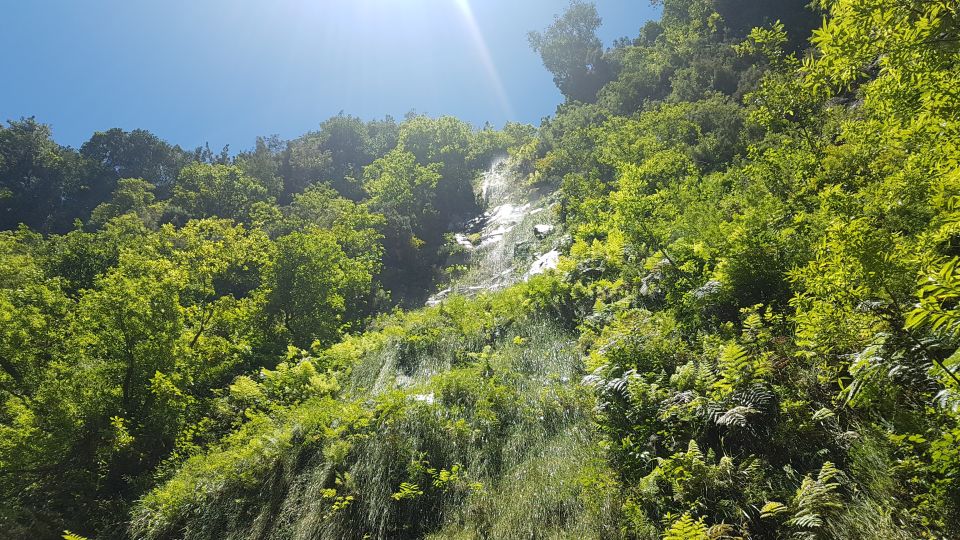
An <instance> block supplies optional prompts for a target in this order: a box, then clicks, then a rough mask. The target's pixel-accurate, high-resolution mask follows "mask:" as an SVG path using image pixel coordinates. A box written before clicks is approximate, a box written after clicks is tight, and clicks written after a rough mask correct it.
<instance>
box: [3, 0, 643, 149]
mask: <svg viewBox="0 0 960 540" xmlns="http://www.w3.org/2000/svg"><path fill="white" fill-rule="evenodd" d="M596 3H597V9H598V11H599V12H600V15H601V17H603V21H604V24H603V27H602V28H601V30H600V35H601V38H602V39H603V40H604V42H605V43H606V44H607V45H609V44H610V43H611V42H612V41H613V39H615V38H617V37H622V36H635V35H636V34H637V32H638V31H639V29H640V27H641V26H642V25H643V23H644V22H645V21H647V20H648V19H650V18H654V17H656V16H658V14H657V9H656V8H653V7H651V6H650V5H649V2H648V1H647V0H599V1H598V2H596ZM567 4H568V0H168V1H164V2H159V1H153V0H151V1H148V0H84V1H78V0H19V1H18V0H0V15H2V16H0V20H2V21H3V24H2V28H0V73H2V77H3V83H2V84H0V119H2V120H8V119H15V118H19V117H21V116H36V117H37V119H38V120H40V121H42V122H45V123H48V124H51V125H52V126H53V131H54V138H55V139H56V140H57V141H58V142H60V143H61V144H69V145H72V146H75V147H76V146H79V145H80V144H81V143H83V141H85V140H86V139H88V138H89V136H90V135H91V134H92V133H93V132H94V131H98V130H105V129H109V128H112V127H121V128H124V129H134V128H145V129H148V130H150V131H152V132H154V133H156V134H157V135H158V136H160V137H161V138H163V139H165V140H168V141H170V142H171V143H175V144H180V145H182V146H184V147H185V148H193V147H195V146H198V145H201V144H203V143H204V142H209V143H210V146H211V147H212V148H214V149H215V150H216V149H219V148H221V147H222V146H223V145H226V144H229V145H230V148H231V152H236V151H239V150H243V149H247V148H250V147H252V146H253V142H254V140H255V138H256V136H258V135H270V134H278V135H280V136H281V137H284V138H292V137H295V136H298V135H300V134H302V133H305V132H307V131H309V130H311V129H315V128H316V127H317V125H318V124H319V123H320V122H321V121H323V120H324V119H326V118H328V117H330V116H333V115H336V114H337V113H338V112H340V111H343V112H345V113H347V114H353V115H357V116H361V117H363V118H374V117H382V116H384V115H386V114H391V115H393V116H395V117H397V118H400V117H402V116H403V114H404V113H406V112H407V111H409V110H411V109H413V110H416V111H417V112H422V113H427V114H430V115H440V114H452V115H456V116H459V117H461V118H463V119H465V120H468V121H470V122H472V123H475V124H478V125H479V124H482V123H483V122H484V121H490V122H492V123H494V124H495V125H498V126H499V125H502V124H503V123H504V122H505V121H507V120H517V121H523V122H530V123H534V124H536V123H539V120H540V119H541V118H542V117H543V116H546V115H549V114H552V113H553V111H554V109H555V107H556V105H557V104H558V103H559V102H560V100H561V98H560V94H559V92H557V90H556V89H555V87H554V85H553V82H552V80H551V76H550V74H549V73H548V72H547V71H546V70H545V69H544V68H543V67H542V65H541V63H540V59H539V57H537V56H536V54H535V53H533V52H532V51H531V50H530V49H529V47H528V45H527V37H526V34H527V32H528V31H529V30H534V29H543V28H545V27H546V26H547V25H549V24H550V22H551V21H552V19H553V16H554V15H555V14H557V13H560V12H562V11H563V10H564V8H565V7H566V5H567Z"/></svg>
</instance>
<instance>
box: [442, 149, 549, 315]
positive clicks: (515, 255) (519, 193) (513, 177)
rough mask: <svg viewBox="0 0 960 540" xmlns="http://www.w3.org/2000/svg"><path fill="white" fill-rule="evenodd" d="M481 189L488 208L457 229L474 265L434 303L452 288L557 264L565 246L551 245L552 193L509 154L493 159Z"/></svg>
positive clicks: (471, 289)
mask: <svg viewBox="0 0 960 540" xmlns="http://www.w3.org/2000/svg"><path fill="white" fill-rule="evenodd" d="M478 191H479V196H480V198H481V200H482V201H483V204H484V207H485V208H486V209H487V210H486V211H485V212H484V213H483V214H481V215H480V216H477V217H476V218H474V219H473V220H471V221H469V222H467V223H465V224H464V225H463V228H462V230H461V231H460V232H458V233H456V234H455V235H454V240H455V242H456V243H457V245H458V246H459V248H460V250H461V252H462V256H463V259H464V261H465V262H467V263H468V264H469V270H468V271H467V272H466V274H464V275H463V276H460V277H459V278H457V279H455V280H454V283H452V284H450V285H449V286H448V287H446V288H445V289H443V290H442V291H440V292H438V293H436V294H434V295H433V296H431V297H430V298H429V300H427V305H428V306H432V305H437V304H439V303H440V302H441V301H443V299H444V298H446V297H447V296H449V295H450V294H462V295H467V296H471V295H474V294H477V293H480V292H485V291H495V290H498V289H502V288H504V287H507V286H509V285H512V284H514V283H517V282H518V281H521V280H523V279H525V278H526V277H528V276H530V275H533V274H536V273H540V272H543V271H546V270H549V269H551V268H555V267H556V264H557V262H558V260H559V255H560V252H559V251H558V250H557V249H556V246H553V247H549V244H547V245H546V246H545V244H546V242H547V241H548V240H549V239H550V238H549V237H550V236H551V234H552V233H553V231H554V230H555V229H556V227H555V225H554V223H553V220H554V219H555V217H554V215H553V212H551V211H550V208H549V206H548V204H547V203H548V198H547V197H543V196H541V195H540V194H538V193H536V192H535V191H534V190H532V189H530V187H529V186H527V185H526V183H525V182H524V180H523V178H521V177H520V176H519V175H518V174H517V173H516V172H515V171H514V170H513V168H512V167H511V163H510V160H509V159H508V158H506V157H502V158H499V159H496V160H494V161H493V163H492V164H491V166H490V168H489V169H488V170H487V171H486V172H485V173H484V174H483V176H482V177H481V181H480V185H479V189H478Z"/></svg>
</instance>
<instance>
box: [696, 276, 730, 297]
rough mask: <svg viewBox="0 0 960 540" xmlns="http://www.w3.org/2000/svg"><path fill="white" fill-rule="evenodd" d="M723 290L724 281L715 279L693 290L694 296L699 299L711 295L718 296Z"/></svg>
mask: <svg viewBox="0 0 960 540" xmlns="http://www.w3.org/2000/svg"><path fill="white" fill-rule="evenodd" d="M722 290H723V283H720V282H719V281H717V280H715V279H711V280H710V281H708V282H706V283H704V284H703V285H702V286H701V287H700V288H699V289H697V290H695V291H693V297H694V298H696V299H697V300H703V299H704V298H709V297H711V296H716V295H717V294H719V293H720V291H722Z"/></svg>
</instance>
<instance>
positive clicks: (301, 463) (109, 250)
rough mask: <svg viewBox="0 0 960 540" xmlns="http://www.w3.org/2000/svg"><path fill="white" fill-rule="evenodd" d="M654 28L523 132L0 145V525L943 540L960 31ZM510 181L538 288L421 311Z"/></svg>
mask: <svg viewBox="0 0 960 540" xmlns="http://www.w3.org/2000/svg"><path fill="white" fill-rule="evenodd" d="M662 8H663V16H662V19H661V20H660V21H659V22H651V23H648V24H647V25H646V26H644V27H643V28H642V29H641V31H640V34H639V36H638V37H637V38H636V39H633V40H623V41H620V42H618V43H616V44H615V46H614V47H612V48H610V49H607V50H604V49H603V48H602V46H601V45H600V42H599V40H598V39H597V38H596V36H595V33H594V32H595V30H596V28H597V26H598V24H599V23H600V21H599V18H598V17H597V15H596V11H595V10H594V9H593V7H592V6H591V5H589V4H584V3H580V2H574V3H573V4H572V5H571V7H570V9H569V10H568V11H567V12H566V13H565V14H563V15H561V16H559V17H558V18H557V19H556V20H555V21H554V22H553V24H552V25H550V26H549V27H548V28H547V29H546V30H544V31H542V32H535V33H532V34H531V36H530V41H531V45H532V46H533V48H534V49H535V50H536V51H537V52H538V53H539V54H540V55H541V57H542V58H543V61H544V65H545V66H546V67H547V69H548V70H550V71H551V72H552V73H553V75H554V77H555V81H556V83H557V85H558V87H559V88H560V90H561V91H562V92H563V94H564V95H565V96H566V98H567V101H566V102H565V103H564V104H563V105H561V106H560V107H559V108H558V110H557V113H556V115H555V116H554V117H552V118H549V119H547V120H545V121H544V123H543V125H542V126H540V128H539V129H533V128H530V127H528V126H518V125H508V126H506V127H505V128H504V129H503V130H493V129H489V128H484V129H482V130H475V129H472V128H471V127H470V126H469V125H467V124H465V123H463V122H460V121H458V120H456V119H453V118H439V119H432V118H428V117H423V116H411V117H409V118H407V119H406V120H404V121H403V122H400V123H396V122H394V121H392V120H390V119H387V120H385V121H375V122H366V123H365V122H362V121H360V120H358V119H355V118H351V117H345V116H340V117H336V118H334V119H331V120H328V121H327V122H325V123H323V124H322V125H321V127H320V130H319V131H318V132H315V133H310V134H307V135H305V136H303V137H301V138H299V139H296V140H293V141H289V142H282V141H279V140H275V139H263V140H260V141H258V143H257V146H256V148H255V149H254V150H253V151H251V152H245V153H241V154H239V155H237V156H235V157H230V156H229V155H228V153H226V152H224V153H221V154H220V155H215V154H213V153H212V152H210V151H209V149H199V150H197V151H195V152H192V153H190V152H185V151H183V150H182V149H179V148H176V147H171V146H169V145H167V144H165V143H163V142H162V141H159V140H157V139H156V138H155V137H153V136H151V135H150V134H149V133H147V132H143V131H135V132H131V133H126V132H122V131H119V130H112V131H110V132H106V133H98V134H96V135H95V136H94V137H93V138H92V139H91V140H90V142H88V143H86V144H84V145H83V147H82V148H81V150H80V151H79V152H77V151H74V150H72V149H69V148H62V147H59V146H57V145H56V144H55V143H53V142H52V141H51V140H50V137H49V130H48V129H47V128H46V127H45V126H43V125H41V124H38V123H36V122H35V121H33V120H32V119H31V120H22V121H19V122H11V123H10V124H9V125H8V126H7V127H3V128H2V129H0V190H2V191H0V193H2V196H0V204H2V205H3V214H4V216H3V223H2V225H3V226H5V227H6V228H7V229H9V230H7V231H6V232H3V233H0V253H2V255H0V306H2V309H0V321H2V324H0V396H2V400H0V496H2V497H3V500H4V503H5V504H4V505H2V509H0V531H2V532H4V533H6V535H7V536H11V537H26V536H33V537H41V538H42V537H51V538H53V537H59V536H60V535H63V534H66V533H65V532H64V531H65V530H69V531H73V533H70V534H67V536H66V537H69V538H76V537H77V536H76V535H75V534H74V533H76V534H84V535H87V536H89V537H102V538H114V537H132V538H157V539H161V538H192V539H200V538H251V539H252V538H277V539H279V538H284V539H285V538H330V539H350V538H356V539H362V538H432V539H433V538H435V539H439V538H463V539H466V538H598V539H620V538H643V539H662V538H665V539H671V540H674V539H697V540H700V539H714V538H716V539H721V538H771V539H794V538H804V539H845V538H883V539H908V538H930V539H938V538H953V537H957V536H960V481H958V479H957V477H956V475H957V471H958V470H960V444H958V443H960V412H958V411H960V360H958V358H960V356H958V354H957V350H958V347H960V341H958V340H960V308H958V305H957V299H958V298H960V270H958V261H960V249H958V245H960V202H958V201H960V142H958V141H960V95H958V94H957V90H956V89H957V88H960V69H958V68H960V41H958V40H957V39H956V38H955V36H957V35H960V4H958V3H957V2H954V1H939V0H937V1H927V0H924V1H920V0H897V1H889V0H819V1H817V2H814V3H813V5H812V6H809V7H807V6H805V5H804V2H803V1H800V0H797V1H793V0H791V1H783V2H767V1H762V0H756V1H754V0H749V1H737V2H734V1H727V0H663V2H662ZM501 154H509V156H510V159H509V166H510V169H511V173H510V174H511V177H512V178H513V179H515V183H516V185H515V186H513V189H515V190H517V191H518V192H523V191H524V190H528V191H529V192H530V193H531V194H532V193H549V194H550V195H549V196H548V197H547V198H546V200H548V201H552V202H553V201H555V204H553V205H551V206H549V207H548V208H549V210H548V211H549V212H553V213H554V214H555V215H551V216H544V221H545V222H549V223H557V224H559V226H560V228H561V229H562V231H559V232H558V234H556V235H555V236H551V237H550V238H547V239H541V240H539V241H540V242H541V243H540V244H539V245H536V246H533V247H531V246H529V245H527V246H523V247H524V250H526V251H530V250H531V249H534V248H542V249H541V252H543V251H545V250H549V249H553V248H554V247H558V248H559V249H562V250H563V257H562V259H561V261H560V263H559V266H558V267H557V268H556V269H555V270H553V271H550V272H546V273H543V274H538V275H535V276H532V277H529V276H528V279H525V280H522V281H521V280H517V282H515V283H514V284H513V285H511V286H509V287H505V288H502V289H500V290H496V291H488V292H481V293H479V294H477V295H475V296H472V297H464V296H459V295H449V296H446V297H445V298H444V299H443V301H442V302H439V303H438V304H437V305H434V306H432V307H426V308H419V307H418V306H420V305H422V303H423V300H424V299H425V297H426V295H427V294H428V293H429V292H430V291H433V290H436V289H437V288H439V287H440V285H441V281H442V280H443V279H444V276H445V275H450V274H457V273H458V272H459V271H457V272H445V270H444V269H445V268H446V267H447V266H448V265H450V264H453V265H455V266H457V265H459V266H463V262H462V261H461V260H459V259H457V260H456V261H453V254H458V255H459V256H462V255H463V253H462V252H463V251H464V250H466V251H467V252H469V250H470V249H471V248H476V245H477V244H479V243H482V239H481V238H480V237H479V236H477V234H479V233H476V231H469V232H472V233H474V234H473V235H472V236H471V235H467V236H465V237H464V240H463V242H466V243H467V244H470V245H469V246H464V245H463V243H461V244H459V246H458V245H457V241H456V240H455V239H454V237H453V234H452V233H453V232H454V231H456V230H458V229H457V226H458V224H459V223H462V222H465V221H467V220H468V219H470V218H472V217H474V216H476V215H477V214H478V213H479V212H480V211H481V209H482V205H483V204H484V201H483V200H481V199H479V198H478V197H477V196H476V195H474V194H475V193H476V192H477V191H478V187H479V186H478V182H477V181H476V180H477V178H478V174H479V172H480V171H482V170H484V169H486V168H487V167H488V166H489V165H490V163H491V161H492V160H493V159H494V158H495V157H497V156H498V155H501ZM533 196H534V195H531V197H533ZM74 220H77V221H76V223H75V224H74V225H73V226H72V228H71V225H70V223H71V222H73V221H74ZM19 223H23V224H24V225H23V226H19V227H18V224H19ZM561 234H562V235H566V237H565V238H564V239H563V240H562V241H557V242H556V243H554V244H550V242H554V240H555V238H556V237H558V236H560V235H561ZM520 247H521V246H519V245H518V246H515V248H516V249H514V247H511V249H513V251H514V252H515V253H520V252H521V251H524V250H521V249H519V248H520ZM457 248H459V249H460V251H459V252H458V251H457ZM516 257H518V260H524V261H525V260H528V259H523V257H522V256H520V255H516ZM467 264H471V263H469V262H468V263H467ZM472 264H478V263H477V262H476V261H474V262H473V263H472ZM480 270H481V271H480V273H483V271H484V270H487V271H489V269H480ZM499 270H500V269H499V268H497V269H496V271H499ZM398 306H399V307H398ZM401 307H402V308H403V309H400V308H401Z"/></svg>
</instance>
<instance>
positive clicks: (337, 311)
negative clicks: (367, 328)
mask: <svg viewBox="0 0 960 540" xmlns="http://www.w3.org/2000/svg"><path fill="white" fill-rule="evenodd" d="M372 282H373V276H372V275H371V273H370V272H369V270H368V268H367V266H366V265H364V264H363V263H362V262H361V261H357V260H353V259H350V258H349V257H347V255H346V254H345V253H344V252H343V249H341V248H340V245H339V244H337V239H336V236H335V235H334V233H332V232H330V231H327V230H323V229H318V228H310V229H307V230H306V231H305V232H295V233H292V234H288V235H286V236H283V237H281V238H278V239H277V241H276V255H275V257H274V262H273V265H272V266H271V267H270V269H269V271H268V274H267V289H268V291H269V292H268V293H267V305H266V313H267V315H268V316H269V317H270V319H271V320H272V321H273V322H274V323H275V324H277V325H278V326H279V328H280V330H281V331H282V332H283V333H284V334H285V335H287V336H288V337H289V339H290V341H291V342H292V343H293V344H294V345H296V346H299V347H304V348H305V347H309V346H310V345H311V344H312V343H313V342H314V341H319V342H320V343H321V344H326V345H328V344H331V343H333V342H334V341H335V340H336V339H337V338H338V337H340V335H341V334H342V332H344V331H346V330H349V329H350V328H352V327H354V325H355V324H356V323H357V322H359V320H360V319H361V318H362V316H363V313H364V306H365V304H366V302H367V301H368V299H369V296H370V292H371V286H372Z"/></svg>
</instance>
